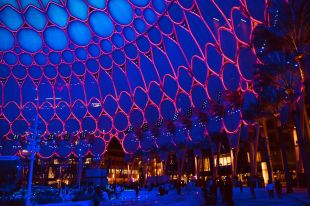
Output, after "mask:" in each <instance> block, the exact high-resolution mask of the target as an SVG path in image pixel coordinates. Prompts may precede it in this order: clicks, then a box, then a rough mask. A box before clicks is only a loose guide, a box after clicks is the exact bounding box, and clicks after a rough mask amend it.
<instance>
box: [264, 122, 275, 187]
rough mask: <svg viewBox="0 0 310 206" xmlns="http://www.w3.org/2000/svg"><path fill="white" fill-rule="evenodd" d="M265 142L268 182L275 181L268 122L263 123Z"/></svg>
mask: <svg viewBox="0 0 310 206" xmlns="http://www.w3.org/2000/svg"><path fill="white" fill-rule="evenodd" d="M262 123H263V133H262V137H263V142H264V149H265V159H266V164H267V170H268V181H269V180H271V181H273V169H272V161H271V156H270V146H269V137H268V131H267V125H266V120H264V121H263V122H262Z"/></svg>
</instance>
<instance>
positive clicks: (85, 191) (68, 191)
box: [59, 184, 124, 205]
mask: <svg viewBox="0 0 310 206" xmlns="http://www.w3.org/2000/svg"><path fill="white" fill-rule="evenodd" d="M123 190H124V188H123V187H121V186H120V185H109V184H108V185H106V187H104V188H102V187H100V186H95V185H94V184H88V185H83V186H82V187H81V188H80V189H79V190H77V189H74V188H70V187H68V186H66V185H65V186H63V187H62V188H60V191H59V195H60V198H61V199H62V201H63V202H70V201H72V200H73V199H82V200H92V201H93V202H94V205H99V203H100V202H102V201H109V200H112V199H117V198H118V197H119V196H120V194H121V193H122V191H123Z"/></svg>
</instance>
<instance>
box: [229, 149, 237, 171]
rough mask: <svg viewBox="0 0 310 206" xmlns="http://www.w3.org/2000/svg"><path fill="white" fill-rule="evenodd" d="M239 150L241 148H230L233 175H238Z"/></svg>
mask: <svg viewBox="0 0 310 206" xmlns="http://www.w3.org/2000/svg"><path fill="white" fill-rule="evenodd" d="M238 152H239V148H232V149H231V150H230V157H231V175H232V177H235V176H237V168H238V167H237V166H238V165H237V163H238Z"/></svg>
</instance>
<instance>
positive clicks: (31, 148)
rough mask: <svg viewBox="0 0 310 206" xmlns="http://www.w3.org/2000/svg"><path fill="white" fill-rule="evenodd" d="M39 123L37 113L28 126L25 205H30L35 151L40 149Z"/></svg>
mask: <svg viewBox="0 0 310 206" xmlns="http://www.w3.org/2000/svg"><path fill="white" fill-rule="evenodd" d="M39 125H40V121H39V118H38V114H36V116H35V119H34V123H33V125H32V126H31V127H30V131H29V134H28V135H27V151H28V153H30V157H29V159H30V171H29V178H28V189H27V200H26V206H31V189H32V177H33V167H34V160H35V153H37V152H39V150H40V142H41V136H39V135H38V128H39Z"/></svg>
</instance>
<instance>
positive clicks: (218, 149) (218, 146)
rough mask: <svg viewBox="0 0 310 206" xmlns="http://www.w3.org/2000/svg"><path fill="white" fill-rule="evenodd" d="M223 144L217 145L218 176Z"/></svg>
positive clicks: (217, 174)
mask: <svg viewBox="0 0 310 206" xmlns="http://www.w3.org/2000/svg"><path fill="white" fill-rule="evenodd" d="M221 146H222V142H218V143H217V148H216V149H217V155H216V176H219V174H220V154H221Z"/></svg>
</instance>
